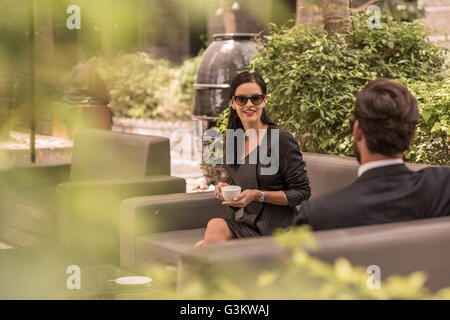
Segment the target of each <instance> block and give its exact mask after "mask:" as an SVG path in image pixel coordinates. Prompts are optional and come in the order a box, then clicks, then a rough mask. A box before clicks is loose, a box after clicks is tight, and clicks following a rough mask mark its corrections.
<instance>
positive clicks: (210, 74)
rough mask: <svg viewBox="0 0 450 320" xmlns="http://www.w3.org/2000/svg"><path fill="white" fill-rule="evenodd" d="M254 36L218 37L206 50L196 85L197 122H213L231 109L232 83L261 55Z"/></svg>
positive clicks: (239, 34) (240, 34) (238, 34)
mask: <svg viewBox="0 0 450 320" xmlns="http://www.w3.org/2000/svg"><path fill="white" fill-rule="evenodd" d="M255 37H256V34H254V33H234V34H232V33H227V34H215V35H214V41H213V42H212V43H211V44H210V45H209V46H208V47H207V48H206V50H205V52H204V54H203V56H202V59H201V61H200V65H199V68H198V70H197V79H196V83H195V84H194V88H195V98H194V112H193V118H194V119H201V120H208V122H211V121H214V120H215V119H216V117H217V115H218V114H219V113H220V112H221V111H223V110H224V109H225V108H226V107H227V106H228V93H229V87H230V85H229V83H230V81H231V79H232V78H233V77H234V76H235V75H236V74H237V73H238V72H240V71H242V70H244V69H245V68H247V67H248V66H249V63H250V59H251V58H252V57H253V56H254V55H255V54H256V53H257V52H258V48H257V44H256V42H255V40H254V39H255Z"/></svg>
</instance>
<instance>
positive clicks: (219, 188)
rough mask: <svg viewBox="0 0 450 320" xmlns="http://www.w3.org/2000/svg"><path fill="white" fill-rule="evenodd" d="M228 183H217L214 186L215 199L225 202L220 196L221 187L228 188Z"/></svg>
mask: <svg viewBox="0 0 450 320" xmlns="http://www.w3.org/2000/svg"><path fill="white" fill-rule="evenodd" d="M228 185H229V184H228V183H225V182H219V183H217V184H216V187H215V188H214V195H215V196H216V198H217V199H220V200H225V199H224V198H223V196H222V187H225V186H228Z"/></svg>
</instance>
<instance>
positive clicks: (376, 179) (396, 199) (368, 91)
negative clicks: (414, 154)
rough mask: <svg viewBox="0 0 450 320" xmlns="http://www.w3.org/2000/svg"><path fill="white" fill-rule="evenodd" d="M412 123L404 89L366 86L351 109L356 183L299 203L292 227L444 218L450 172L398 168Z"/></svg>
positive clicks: (449, 205)
mask: <svg viewBox="0 0 450 320" xmlns="http://www.w3.org/2000/svg"><path fill="white" fill-rule="evenodd" d="M418 120H419V110H418V108H417V102H416V100H415V99H414V97H413V96H412V95H411V93H410V92H409V91H408V89H407V88H406V87H405V86H403V85H402V84H400V83H397V82H395V81H391V80H387V79H377V80H374V81H370V82H369V83H368V84H367V86H366V87H365V88H364V89H363V90H362V91H361V92H360V93H359V94H358V95H357V97H356V103H355V123H354V126H353V136H354V141H355V142H354V148H355V155H356V158H357V160H358V162H359V163H360V164H361V166H360V167H359V170H358V179H357V180H356V181H355V182H353V183H352V184H351V185H349V186H348V187H346V188H343V189H341V190H339V191H336V192H333V193H330V194H327V195H324V196H322V197H319V198H315V199H312V200H310V201H306V202H303V203H302V206H301V209H300V211H299V214H298V215H297V216H296V217H295V218H294V223H295V224H297V225H299V224H304V223H307V224H309V225H311V226H312V228H313V229H314V230H324V229H333V228H345V227H354V226H362V225H370V224H379V223H388V222H396V221H406V220H412V219H421V218H432V217H438V216H446V215H450V168H449V167H433V168H431V167H430V168H426V169H423V170H420V171H417V172H414V171H411V170H409V169H408V168H407V167H406V166H405V164H404V163H403V159H402V153H403V152H404V151H406V150H407V149H408V147H409V145H410V144H411V142H412V141H413V140H414V138H415V135H416V131H415V127H416V125H417V123H418Z"/></svg>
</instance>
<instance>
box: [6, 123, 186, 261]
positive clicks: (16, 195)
mask: <svg viewBox="0 0 450 320" xmlns="http://www.w3.org/2000/svg"><path fill="white" fill-rule="evenodd" d="M0 189H1V191H2V192H1V193H0V197H1V200H2V201H1V204H0V242H5V243H7V244H10V245H12V246H13V247H18V248H22V247H30V246H42V245H54V244H58V245H60V246H61V247H64V248H66V249H68V252H69V254H70V255H73V257H77V258H80V259H83V261H87V262H88V261H94V260H95V261H97V262H100V261H104V262H106V261H118V257H119V255H118V249H119V237H118V225H117V223H118V214H119V212H118V208H119V205H120V202H121V201H122V200H123V199H126V198H129V197H136V196H144V195H155V194H165V193H180V192H181V193H182V192H185V191H186V182H185V180H184V179H182V178H177V177H172V176H170V145H169V140H168V139H167V138H163V137H156V136H143V135H134V134H126V133H117V132H111V131H108V130H98V129H87V130H83V131H80V132H79V133H78V134H77V135H76V136H75V138H74V147H73V151H72V162H71V163H66V164H51V165H43V164H32V165H26V166H20V167H13V168H6V169H2V170H1V171H0Z"/></svg>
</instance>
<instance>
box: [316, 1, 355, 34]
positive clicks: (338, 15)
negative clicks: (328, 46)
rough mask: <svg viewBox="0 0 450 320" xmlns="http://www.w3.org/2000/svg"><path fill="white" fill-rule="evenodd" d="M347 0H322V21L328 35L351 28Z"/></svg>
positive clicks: (348, 2)
mask: <svg viewBox="0 0 450 320" xmlns="http://www.w3.org/2000/svg"><path fill="white" fill-rule="evenodd" d="M349 7H350V1H349V0H323V11H322V14H323V21H324V24H325V30H327V31H328V34H329V35H330V36H333V35H335V34H336V33H339V34H344V33H348V32H349V31H350V30H351V23H350V9H349Z"/></svg>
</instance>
